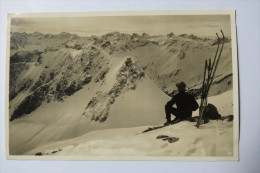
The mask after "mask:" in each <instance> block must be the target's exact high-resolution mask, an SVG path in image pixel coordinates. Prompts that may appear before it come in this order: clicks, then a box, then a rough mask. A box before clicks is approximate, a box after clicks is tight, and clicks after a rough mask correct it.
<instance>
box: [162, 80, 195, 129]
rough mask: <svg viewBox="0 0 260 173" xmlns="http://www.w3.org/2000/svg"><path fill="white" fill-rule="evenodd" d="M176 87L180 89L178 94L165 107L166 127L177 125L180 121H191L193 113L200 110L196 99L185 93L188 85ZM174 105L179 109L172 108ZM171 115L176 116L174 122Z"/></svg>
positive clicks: (180, 84) (182, 84)
mask: <svg viewBox="0 0 260 173" xmlns="http://www.w3.org/2000/svg"><path fill="white" fill-rule="evenodd" d="M176 86H177V88H178V94H176V95H175V96H173V98H172V99H171V100H170V101H169V102H168V103H167V104H166V105H165V113H166V119H167V122H166V123H165V124H164V125H169V124H176V123H178V122H180V121H183V120H187V119H191V116H192V111H195V110H197V109H198V108H199V105H198V103H197V102H196V100H195V97H194V96H192V95H191V94H189V93H187V92H185V91H186V89H185V88H186V84H185V83H184V82H180V83H177V84H176ZM174 104H176V106H177V109H176V108H174V107H172V106H173V105H174ZM171 114H173V115H174V116H175V119H174V120H173V121H171Z"/></svg>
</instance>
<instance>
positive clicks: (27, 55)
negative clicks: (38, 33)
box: [10, 50, 42, 64]
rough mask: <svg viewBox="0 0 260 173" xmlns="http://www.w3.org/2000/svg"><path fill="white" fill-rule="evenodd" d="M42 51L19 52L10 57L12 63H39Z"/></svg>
mask: <svg viewBox="0 0 260 173" xmlns="http://www.w3.org/2000/svg"><path fill="white" fill-rule="evenodd" d="M41 54H42V52H40V51H37V50H35V51H18V52H16V53H15V54H14V55H13V56H11V57H10V63H11V64H12V63H20V62H37V61H39V59H40V57H41Z"/></svg>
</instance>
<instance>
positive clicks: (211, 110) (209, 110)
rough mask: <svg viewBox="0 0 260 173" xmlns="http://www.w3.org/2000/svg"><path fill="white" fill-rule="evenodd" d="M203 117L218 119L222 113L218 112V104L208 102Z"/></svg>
mask: <svg viewBox="0 0 260 173" xmlns="http://www.w3.org/2000/svg"><path fill="white" fill-rule="evenodd" d="M202 118H203V119H211V120H218V119H220V118H221V115H220V114H219V113H218V110H217V108H216V106H214V105H213V104H210V103H209V104H208V105H207V106H206V107H205V108H204V113H203V117H202Z"/></svg>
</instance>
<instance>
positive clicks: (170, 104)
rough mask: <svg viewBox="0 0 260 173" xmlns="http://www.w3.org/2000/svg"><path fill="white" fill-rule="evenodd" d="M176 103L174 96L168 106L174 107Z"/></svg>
mask: <svg viewBox="0 0 260 173" xmlns="http://www.w3.org/2000/svg"><path fill="white" fill-rule="evenodd" d="M175 103H176V102H175V98H174V97H173V98H172V99H171V100H170V101H168V102H167V104H166V107H172V106H173V105H174V104H175Z"/></svg>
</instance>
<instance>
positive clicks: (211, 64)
mask: <svg viewBox="0 0 260 173" xmlns="http://www.w3.org/2000/svg"><path fill="white" fill-rule="evenodd" d="M8 22H9V23H8V31H7V57H6V61H7V69H6V70H7V76H8V77H7V79H6V81H7V85H8V87H7V92H8V93H7V94H6V103H5V104H6V107H7V111H6V117H5V118H6V143H7V147H6V152H7V153H8V154H7V156H8V158H9V159H39V160H41V159H50V160H56V159H57V160H67V159H69V160H176V161H178V160H187V161H201V160H204V161H207V160H209V161H217V160H238V143H239V92H238V72H237V71H238V69H237V43H236V28H235V26H236V24H235V11H234V10H204V11H203V10H197V11H196V10H193V11H138V12H137V11H132V12H131V11H129V12H126V11H122V12H86V13H85V12H82V13H73V12H71V13H35V14H30V13H18V14H9V15H8Z"/></svg>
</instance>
